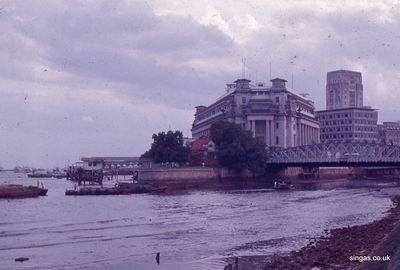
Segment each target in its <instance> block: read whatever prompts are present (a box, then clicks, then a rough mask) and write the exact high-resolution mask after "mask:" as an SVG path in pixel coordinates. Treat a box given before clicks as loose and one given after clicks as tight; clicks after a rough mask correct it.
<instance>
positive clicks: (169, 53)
mask: <svg viewBox="0 0 400 270" xmlns="http://www.w3.org/2000/svg"><path fill="white" fill-rule="evenodd" d="M398 29H400V1H399V0H396V1H385V0H381V1H358V0H357V1H351V0H347V1H329V0H328V1H321V0H313V1H311V0H296V1H288V0H280V1H272V0H251V1H222V0H221V1H218V0H214V1H211V0H197V1H191V0H188V1H186V0H181V1H172V0H154V1H143V2H142V1H107V0H96V1H91V0H85V1H70V0H68V1H61V0H60V1H50V0H48V1H18V0H10V1H9V0H0V166H2V167H5V168H13V167H14V166H16V165H28V166H34V167H46V168H50V167H54V166H61V167H62V166H65V165H68V164H71V163H74V162H76V161H78V160H79V159H80V158H81V157H82V156H138V155H140V154H142V153H143V152H144V151H146V150H147V149H148V148H149V147H150V144H151V141H152V140H151V136H152V134H153V133H157V132H159V131H167V130H170V129H171V130H180V131H182V132H183V134H184V136H190V135H191V133H190V128H191V124H192V122H193V118H194V117H193V114H194V107H195V106H197V105H207V104H210V103H212V102H213V101H214V100H215V99H216V98H218V97H219V96H221V95H222V94H223V93H224V88H225V84H226V83H231V82H233V81H234V80H236V79H237V78H239V77H241V75H242V59H243V58H245V59H246V65H245V73H246V77H247V78H249V79H251V80H252V81H253V82H255V81H264V82H268V81H269V79H270V78H271V76H272V77H280V78H285V79H286V80H288V84H289V86H290V87H291V86H292V85H293V88H294V89H296V91H297V92H298V93H309V95H310V98H311V99H312V100H314V101H315V106H316V109H318V110H322V109H325V87H326V72H328V71H332V70H337V69H348V70H355V71H360V72H362V75H363V85H364V105H369V106H372V107H373V108H377V109H378V112H379V122H382V121H397V120H400V109H399V106H398V103H399V101H400V89H399V86H400V69H399V65H400V31H399V30H398Z"/></svg>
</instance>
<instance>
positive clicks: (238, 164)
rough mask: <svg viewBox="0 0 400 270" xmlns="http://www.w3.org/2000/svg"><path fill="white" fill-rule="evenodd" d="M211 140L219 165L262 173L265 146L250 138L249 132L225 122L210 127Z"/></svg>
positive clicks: (265, 155)
mask: <svg viewBox="0 0 400 270" xmlns="http://www.w3.org/2000/svg"><path fill="white" fill-rule="evenodd" d="M211 140H212V141H213V142H214V143H215V145H216V153H217V157H218V160H219V162H220V164H221V165H222V166H224V167H228V168H232V169H245V168H247V169H250V170H252V171H254V172H261V171H264V168H265V161H266V159H267V153H266V149H265V144H264V143H262V142H260V141H259V140H257V139H255V138H253V137H252V134H251V132H250V131H248V130H245V129H244V128H242V127H241V126H240V125H238V124H234V123H230V122H227V121H219V122H215V123H214V124H212V126H211Z"/></svg>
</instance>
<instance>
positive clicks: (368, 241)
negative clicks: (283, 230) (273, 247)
mask: <svg viewBox="0 0 400 270" xmlns="http://www.w3.org/2000/svg"><path fill="white" fill-rule="evenodd" d="M393 203H394V207H393V208H391V209H390V210H389V211H388V215H387V216H385V217H384V218H382V219H380V220H376V221H373V222H371V223H368V224H365V225H356V226H352V227H347V228H339V229H333V230H331V231H330V232H329V233H328V234H327V235H326V236H322V237H320V238H319V239H318V240H317V241H315V242H314V241H311V242H310V243H309V244H308V245H307V246H305V247H303V248H301V249H300V250H298V251H293V252H291V253H290V254H289V255H288V256H275V257H273V258H272V260H271V261H270V262H268V263H267V264H266V265H265V267H264V270H302V269H304V270H309V269H310V268H311V267H312V265H313V264H315V263H316V262H317V263H318V264H319V267H320V268H321V269H324V270H325V269H332V270H336V269H341V270H342V269H356V268H357V267H359V266H360V264H362V263H360V262H359V261H356V260H355V261H351V260H350V256H374V255H379V256H384V255H388V254H372V253H371V252H373V251H374V252H379V251H376V250H374V249H375V247H377V246H378V245H379V243H381V242H382V240H383V239H385V237H386V236H387V235H388V234H389V233H390V232H391V231H392V230H393V229H394V228H395V227H396V225H398V226H400V222H399V221H400V197H396V198H394V199H393Z"/></svg>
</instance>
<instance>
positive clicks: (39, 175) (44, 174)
mask: <svg viewBox="0 0 400 270" xmlns="http://www.w3.org/2000/svg"><path fill="white" fill-rule="evenodd" d="M28 177H32V178H46V177H52V175H51V173H49V172H48V171H46V170H43V169H39V170H36V171H34V172H33V173H28Z"/></svg>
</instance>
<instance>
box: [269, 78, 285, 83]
mask: <svg viewBox="0 0 400 270" xmlns="http://www.w3.org/2000/svg"><path fill="white" fill-rule="evenodd" d="M271 82H287V80H285V79H281V78H275V79H272V80H271Z"/></svg>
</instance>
